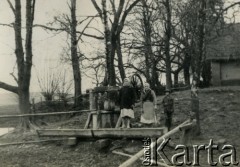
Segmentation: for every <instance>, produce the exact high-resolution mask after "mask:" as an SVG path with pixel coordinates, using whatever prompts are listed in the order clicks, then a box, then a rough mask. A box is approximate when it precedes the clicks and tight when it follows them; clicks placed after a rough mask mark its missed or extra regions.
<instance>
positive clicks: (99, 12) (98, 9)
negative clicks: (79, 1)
mask: <svg viewBox="0 0 240 167" xmlns="http://www.w3.org/2000/svg"><path fill="white" fill-rule="evenodd" d="M91 1H92V3H93V5H94V7H95V9H96V10H97V11H98V14H99V15H100V17H101V18H102V10H101V9H100V7H99V6H98V4H97V3H96V1H95V0H91Z"/></svg>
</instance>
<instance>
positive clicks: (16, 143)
mask: <svg viewBox="0 0 240 167" xmlns="http://www.w3.org/2000/svg"><path fill="white" fill-rule="evenodd" d="M64 140H66V139H49V140H39V141H26V142H14V143H4V144H0V147H4V146H12V145H22V144H38V143H44V142H51V141H64Z"/></svg>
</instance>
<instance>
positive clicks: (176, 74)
mask: <svg viewBox="0 0 240 167" xmlns="http://www.w3.org/2000/svg"><path fill="white" fill-rule="evenodd" d="M178 74H179V73H178V72H175V73H174V75H173V76H174V86H175V87H178Z"/></svg>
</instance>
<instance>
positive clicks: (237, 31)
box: [206, 24, 240, 60]
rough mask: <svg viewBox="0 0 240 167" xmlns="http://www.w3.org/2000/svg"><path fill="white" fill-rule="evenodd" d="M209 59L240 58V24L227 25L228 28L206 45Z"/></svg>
mask: <svg viewBox="0 0 240 167" xmlns="http://www.w3.org/2000/svg"><path fill="white" fill-rule="evenodd" d="M206 49H207V59H210V60H237V59H240V24H231V25H226V28H225V29H224V30H223V31H222V32H221V34H218V36H217V37H216V38H214V39H212V40H211V41H210V42H209V43H208V44H207V46H206Z"/></svg>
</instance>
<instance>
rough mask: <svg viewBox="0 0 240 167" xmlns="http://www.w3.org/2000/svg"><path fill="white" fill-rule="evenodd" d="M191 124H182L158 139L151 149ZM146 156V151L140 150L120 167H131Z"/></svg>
mask: <svg viewBox="0 0 240 167" xmlns="http://www.w3.org/2000/svg"><path fill="white" fill-rule="evenodd" d="M187 123H189V120H187V121H185V122H183V123H182V124H180V125H179V126H177V127H175V128H174V129H172V130H171V131H169V132H168V133H166V134H164V135H163V136H161V137H159V138H158V139H157V142H153V143H151V145H150V148H154V147H155V146H156V144H160V143H161V142H162V140H163V139H165V138H169V137H170V136H172V135H173V134H175V133H177V132H179V131H180V127H181V126H183V125H185V124H187ZM143 155H144V149H142V150H140V151H139V152H138V153H137V154H135V155H134V156H132V157H131V158H130V159H128V160H127V161H125V162H124V163H122V164H121V165H120V166H119V167H128V166H131V165H132V164H133V163H134V162H135V161H137V160H138V159H139V158H141V157H142V156H143Z"/></svg>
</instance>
